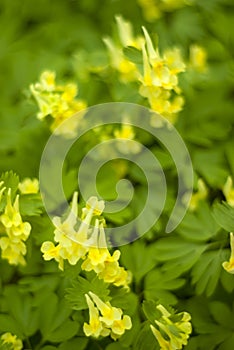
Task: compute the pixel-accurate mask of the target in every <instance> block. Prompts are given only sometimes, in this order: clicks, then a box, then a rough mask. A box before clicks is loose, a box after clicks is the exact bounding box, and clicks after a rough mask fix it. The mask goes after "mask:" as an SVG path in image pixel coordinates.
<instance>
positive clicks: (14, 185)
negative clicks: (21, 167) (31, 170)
mask: <svg viewBox="0 0 234 350" xmlns="http://www.w3.org/2000/svg"><path fill="white" fill-rule="evenodd" d="M1 181H3V182H4V184H3V187H6V190H5V191H4V192H3V195H2V199H1V203H0V211H2V210H3V209H4V207H5V205H6V196H7V192H8V189H9V188H10V189H11V198H12V200H13V199H14V198H15V194H16V192H17V190H18V184H19V177H18V175H16V174H15V173H14V172H13V171H7V172H5V173H3V174H2V175H1V176H0V182H1Z"/></svg>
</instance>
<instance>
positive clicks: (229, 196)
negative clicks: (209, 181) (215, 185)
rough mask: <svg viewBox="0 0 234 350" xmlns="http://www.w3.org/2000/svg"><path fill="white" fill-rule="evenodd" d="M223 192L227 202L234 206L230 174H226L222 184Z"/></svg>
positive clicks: (233, 191)
mask: <svg viewBox="0 0 234 350" xmlns="http://www.w3.org/2000/svg"><path fill="white" fill-rule="evenodd" d="M223 194H224V196H225V198H226V201H227V203H228V204H230V205H231V206H232V207H234V186H233V181H232V178H231V176H228V178H227V181H226V182H225V184H224V186H223Z"/></svg>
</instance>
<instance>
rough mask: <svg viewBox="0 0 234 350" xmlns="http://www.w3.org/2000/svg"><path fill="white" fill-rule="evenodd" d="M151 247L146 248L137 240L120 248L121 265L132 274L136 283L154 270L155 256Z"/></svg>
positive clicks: (143, 243) (142, 242)
mask: <svg viewBox="0 0 234 350" xmlns="http://www.w3.org/2000/svg"><path fill="white" fill-rule="evenodd" d="M153 248H154V247H153V246H150V245H149V246H146V244H145V242H144V241H142V240H141V241H140V240H137V241H135V242H134V243H132V244H128V245H125V246H123V247H121V248H120V250H121V262H122V264H123V265H124V266H125V267H126V268H127V269H128V270H130V271H131V272H132V274H133V278H134V279H135V280H136V283H139V282H140V280H141V279H142V278H143V277H144V276H145V275H146V274H147V273H148V272H149V271H150V270H152V269H153V268H154V266H155V265H156V254H155V251H154V249H153Z"/></svg>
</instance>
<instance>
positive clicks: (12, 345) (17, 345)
mask: <svg viewBox="0 0 234 350" xmlns="http://www.w3.org/2000/svg"><path fill="white" fill-rule="evenodd" d="M1 344H2V345H7V346H8V348H9V349H10V350H21V349H23V343H22V341H21V340H20V339H17V336H16V335H12V334H11V333H9V332H8V333H4V334H2V336H1V341H0V345H1Z"/></svg>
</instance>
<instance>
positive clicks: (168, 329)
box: [150, 304, 192, 350]
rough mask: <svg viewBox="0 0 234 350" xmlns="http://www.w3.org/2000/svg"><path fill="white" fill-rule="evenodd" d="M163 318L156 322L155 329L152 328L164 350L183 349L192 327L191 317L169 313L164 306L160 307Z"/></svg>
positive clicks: (182, 313) (183, 313) (184, 314)
mask: <svg viewBox="0 0 234 350" xmlns="http://www.w3.org/2000/svg"><path fill="white" fill-rule="evenodd" d="M156 308H157V310H158V311H160V313H161V317H160V318H159V319H157V320H155V327H154V326H152V325H151V326H150V328H151V330H152V332H153V334H154V336H155V338H156V339H157V341H158V343H159V345H160V348H161V349H162V350H177V349H182V347H183V345H186V344H187V342H188V338H189V335H190V333H191V332H192V326H191V323H190V320H191V316H190V314H189V313H187V312H181V313H177V314H176V313H173V312H169V311H168V310H167V309H166V308H165V307H164V306H163V305H161V304H160V305H158V306H157V307H156Z"/></svg>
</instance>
